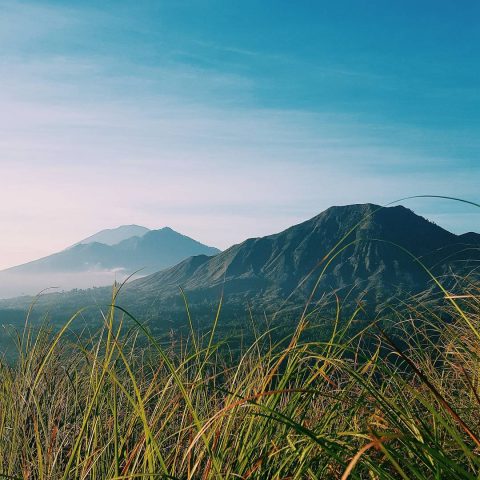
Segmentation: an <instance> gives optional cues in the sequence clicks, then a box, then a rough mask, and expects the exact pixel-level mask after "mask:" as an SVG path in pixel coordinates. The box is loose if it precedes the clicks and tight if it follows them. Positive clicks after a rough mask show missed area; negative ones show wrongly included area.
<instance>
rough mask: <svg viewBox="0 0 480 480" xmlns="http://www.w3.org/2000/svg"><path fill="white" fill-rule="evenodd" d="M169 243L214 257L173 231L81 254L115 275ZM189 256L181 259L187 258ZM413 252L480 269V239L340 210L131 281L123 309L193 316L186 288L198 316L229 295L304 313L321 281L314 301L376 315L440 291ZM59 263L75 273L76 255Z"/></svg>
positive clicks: (74, 300) (365, 210) (62, 299)
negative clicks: (342, 303)
mask: <svg viewBox="0 0 480 480" xmlns="http://www.w3.org/2000/svg"><path fill="white" fill-rule="evenodd" d="M354 226H356V228H355V229H354V230H352V231H350V230H351V229H352V227H354ZM163 238H166V239H172V240H174V239H175V241H176V242H179V245H177V246H178V247H179V246H180V243H182V242H184V244H185V246H188V247H189V248H192V249H193V248H198V249H199V250H201V249H208V247H205V246H203V245H200V244H198V243H197V242H194V241H193V240H191V239H187V238H185V237H183V239H182V241H181V242H180V240H179V237H178V234H176V233H175V232H173V231H171V230H170V229H162V230H159V231H155V232H148V233H145V234H144V235H143V236H142V237H132V238H130V239H127V240H124V241H122V242H120V243H119V244H117V245H115V246H113V247H110V248H108V247H107V246H105V245H100V244H95V243H94V244H90V245H80V246H77V247H75V249H78V253H80V252H82V251H83V249H86V248H88V249H90V248H95V249H98V252H97V253H98V256H97V257H96V258H97V259H98V262H103V263H102V265H105V266H113V265H116V263H115V262H114V261H111V260H110V258H111V257H109V256H108V255H107V253H108V254H110V253H111V254H112V258H115V259H118V258H121V255H120V253H121V252H123V251H125V252H130V253H131V252H134V251H136V249H137V248H138V249H139V250H140V251H141V252H149V254H152V255H153V252H154V249H149V248H148V247H147V245H157V244H158V243H159V242H160V239H163ZM342 238H343V242H342V244H341V245H340V246H338V247H337V250H336V251H337V252H338V254H337V255H335V256H333V257H332V256H330V257H329V259H331V262H330V263H329V265H328V267H327V268H326V270H325V272H324V274H323V275H322V276H321V277H320V272H321V269H322V268H323V267H324V266H325V265H326V261H325V258H326V256H327V255H328V254H329V252H331V250H332V249H333V248H334V247H335V246H336V245H337V243H338V242H339V241H340V240H341V239H342ZM182 245H183V243H182ZM171 248H172V250H169V254H170V256H169V257H168V259H171V258H173V252H174V251H175V254H177V255H178V256H180V253H179V251H178V250H174V247H173V246H172V247H171ZM75 251H76V252H77V250H75ZM185 251H186V249H181V252H182V254H183V253H184V252H185ZM406 251H408V252H410V254H411V255H413V256H415V257H417V258H418V259H419V260H420V261H421V262H423V263H424V265H425V266H426V267H429V268H431V270H432V272H433V273H434V274H436V275H438V276H442V275H443V274H445V273H447V272H449V271H452V270H453V271H456V272H458V273H460V274H462V275H463V274H465V273H470V272H472V271H473V272H474V271H475V268H476V267H477V266H478V265H479V263H478V262H480V235H479V234H476V233H468V234H464V235H455V234H453V233H450V232H448V231H447V230H445V229H443V228H441V227H440V226H438V225H436V224H434V223H432V222H430V221H428V220H426V219H424V218H423V217H420V216H418V215H416V214H415V213H413V212H412V211H411V210H409V209H407V208H404V207H402V206H397V207H390V208H380V207H379V206H377V205H372V204H360V205H348V206H342V207H331V208H329V209H327V210H326V211H324V212H322V213H320V214H319V215H317V216H315V217H314V218H312V219H310V220H307V221H305V222H303V223H300V224H299V225H295V226H292V227H290V228H288V229H286V230H284V231H282V232H280V233H276V234H273V235H269V236H266V237H262V238H251V239H248V240H245V241H244V242H242V243H240V244H238V245H234V246H232V247H230V248H229V249H227V250H225V251H224V252H221V253H218V254H216V255H214V256H208V255H205V254H204V253H215V252H214V250H212V249H210V250H208V251H207V252H201V251H199V252H197V253H199V254H198V255H195V256H191V257H189V258H187V259H185V260H183V261H181V262H180V263H178V264H176V265H175V266H173V267H171V268H165V269H163V270H161V271H159V272H156V273H153V274H152V275H149V276H146V277H143V278H141V279H138V280H135V281H132V282H131V283H129V284H128V285H127V286H126V287H125V288H124V291H123V292H122V294H121V297H120V301H121V303H122V304H124V305H128V307H131V308H133V309H134V310H135V311H136V312H138V313H139V314H142V315H147V316H148V318H161V316H162V314H164V313H165V312H175V311H178V310H179V309H180V310H184V308H185V307H184V305H183V300H182V297H181V295H180V292H179V287H182V288H183V289H184V291H185V292H186V294H187V296H188V299H189V301H190V305H191V308H192V309H195V308H196V307H198V308H204V307H205V308H209V307H210V306H213V305H216V303H217V302H218V301H219V298H220V296H221V294H222V292H223V293H224V304H225V308H226V309H230V310H231V311H232V309H233V310H235V309H238V310H239V311H245V309H246V308H247V306H250V307H252V308H254V309H257V310H262V309H266V310H269V311H273V310H274V309H277V308H279V307H280V306H282V305H283V306H285V305H291V306H295V305H297V306H298V305H303V304H304V302H305V301H306V299H307V298H308V297H309V295H310V293H311V291H312V289H313V287H314V285H315V283H316V282H317V280H319V282H318V290H317V294H316V296H315V299H318V298H320V297H321V296H322V295H325V294H331V293H332V292H336V294H337V295H338V296H339V298H340V299H343V300H345V299H347V300H349V301H356V300H358V299H359V298H360V297H363V298H364V299H365V300H366V301H370V302H371V304H373V305H376V304H378V303H379V302H384V301H387V300H389V299H392V298H394V297H402V296H405V295H408V294H415V293H417V292H420V291H423V290H425V289H427V288H429V287H430V286H431V284H432V282H431V279H430V277H429V275H428V274H427V273H426V271H425V270H424V268H422V267H421V266H420V265H419V263H418V262H417V261H416V260H414V259H413V258H412V257H411V256H410V255H409V254H408V253H406ZM113 252H115V254H114V253H113ZM119 252H120V253H119ZM116 254H119V255H120V256H119V257H118V256H117V257H116V256H115V255H116ZM59 255H60V258H61V259H62V262H63V263H62V264H63V265H66V264H67V263H66V262H67V259H69V258H70V253H69V251H67V252H61V254H59ZM102 255H104V256H103V257H102ZM142 255H143V253H142ZM142 255H139V256H138V257H136V258H137V259H139V258H141V259H142V262H143V263H145V262H146V261H147V259H149V258H152V257H149V256H148V255H147V254H145V256H142ZM162 255H163V254H162ZM78 256H79V257H81V255H78ZM78 256H77V257H76V258H78ZM57 258H58V257H55V262H58V261H59V260H57ZM159 258H160V257H159ZM159 258H157V259H156V260H155V262H156V263H153V258H152V264H151V265H150V271H151V269H154V268H157V267H159V268H161V267H160V266H161V265H162V262H164V260H163V258H164V257H163V256H161V260H160V259H159ZM47 259H48V261H47V260H46V259H43V260H42V261H39V262H40V263H35V262H34V264H35V265H33V266H32V265H31V264H30V265H31V266H30V267H29V268H40V266H41V267H42V268H43V266H44V265H46V264H48V265H52V262H54V259H52V258H51V257H47ZM22 268H26V266H24V267H22ZM319 278H320V279H319ZM110 295H111V289H110V288H101V289H95V290H86V291H77V292H72V293H64V294H52V295H46V296H45V297H43V298H42V300H41V302H40V303H39V306H40V307H41V306H42V305H43V306H47V305H48V308H49V310H50V311H55V309H59V310H58V311H61V309H62V308H64V307H65V306H66V305H68V306H69V308H71V309H74V308H78V307H80V306H84V305H88V304H92V303H100V304H108V302H109V298H110ZM27 301H28V299H22V300H16V301H9V302H3V307H11V308H13V307H16V308H18V307H19V306H22V305H26V304H27Z"/></svg>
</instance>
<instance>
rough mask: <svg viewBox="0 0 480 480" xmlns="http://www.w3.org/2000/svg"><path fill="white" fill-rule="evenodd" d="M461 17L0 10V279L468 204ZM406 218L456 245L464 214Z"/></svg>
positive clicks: (440, 2) (433, 4) (471, 7)
mask: <svg viewBox="0 0 480 480" xmlns="http://www.w3.org/2000/svg"><path fill="white" fill-rule="evenodd" d="M479 18H480V3H479V2H478V1H469V0H464V1H462V2H454V1H447V0H437V1H418V0H417V1H402V2H389V1H385V0H384V1H376V0H370V1H368V2H367V1H359V0H356V1H336V2H330V1H320V0H318V1H296V2H291V1H280V0H279V1H258V0H257V1H249V0H243V1H229V2H226V1H224V0H223V1H220V0H218V1H208V0H205V1H194V0H193V1H181V0H176V1H162V0H156V1H141V0H136V1H122V0H115V1H109V0H102V1H98V0H97V1H88V0H87V1H85V0H84V1H82V2H73V1H71V2H66V1H49V2H47V1H35V2H24V1H5V0H0V105H2V108H1V110H0V178H2V180H3V181H2V186H3V188H2V190H1V191H0V220H1V222H2V225H4V226H8V227H7V228H6V231H8V232H9V234H8V235H4V236H3V238H2V239H0V267H4V266H8V265H12V264H16V263H19V262H22V261H26V260H30V259H33V258H36V257H38V256H40V255H44V254H48V253H51V252H53V251H56V250H58V249H61V248H64V247H65V246H67V245H69V244H72V243H74V242H75V241H76V240H78V239H79V238H82V237H85V236H87V235H89V234H91V233H93V232H95V231H97V230H99V229H102V228H107V227H113V226H116V225H119V224H125V223H139V224H144V225H146V226H148V227H151V228H156V227H161V226H164V225H170V226H171V227H172V228H175V229H177V230H179V231H181V232H183V233H186V234H189V235H191V236H193V237H195V238H197V239H199V240H201V241H204V242H206V243H209V244H212V245H216V246H219V247H221V248H224V247H226V246H228V245H230V244H232V243H236V242H239V241H241V240H243V239H245V238H246V237H249V236H258V235H264V234H268V233H271V232H274V231H278V230H281V229H282V228H285V227H287V226H289V225H290V224H293V223H298V222H300V221H302V220H304V219H306V218H309V217H311V216H313V215H315V214H317V213H318V212H320V211H321V210H323V209H325V208H327V207H328V206H330V205H333V204H347V203H354V202H374V203H387V202H390V201H392V200H395V199H397V198H401V197H405V196H408V195H415V194H436V195H449V196H456V197H462V198H466V199H469V200H473V201H479V197H478V183H479V180H480V162H479V160H478V154H479V152H480V89H479V81H480V62H479V53H478V45H480V29H479V28H478V19H479ZM406 205H407V206H409V207H411V208H413V209H414V210H415V211H417V212H418V213H421V214H424V215H426V216H428V217H429V218H431V219H433V220H435V221H436V222H437V223H439V224H441V225H442V226H445V227H446V228H449V229H451V230H453V231H456V232H463V231H468V230H477V231H480V215H479V212H477V211H476V209H475V208H474V207H469V206H466V205H460V204H458V205H456V204H452V203H450V202H446V201H438V200H437V201H431V200H421V201H420V200H418V201H409V202H407V203H406Z"/></svg>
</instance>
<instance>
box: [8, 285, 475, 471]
mask: <svg viewBox="0 0 480 480" xmlns="http://www.w3.org/2000/svg"><path fill="white" fill-rule="evenodd" d="M115 295H116V292H114V297H113V299H112V300H113V301H112V306H111V307H110V309H109V310H108V311H107V312H105V314H104V316H103V318H102V323H103V328H102V330H101V331H100V332H98V333H97V334H95V335H90V334H87V333H86V332H84V333H83V335H80V336H79V337H78V338H77V339H76V340H75V341H73V342H72V341H70V340H67V338H66V337H65V336H64V335H65V332H66V331H67V330H68V329H69V328H70V327H71V326H72V325H73V324H74V323H75V321H76V320H77V318H78V316H79V315H81V312H79V314H78V316H74V317H72V318H71V319H70V320H69V321H68V322H67V323H66V324H65V326H64V328H63V329H62V330H61V331H60V332H58V333H55V334H54V333H52V332H50V331H49V329H48V327H47V325H45V326H43V327H42V328H41V329H40V330H37V331H36V333H34V331H33V330H32V329H31V328H30V327H29V324H28V322H27V324H26V326H25V328H24V330H23V331H20V332H18V336H17V347H18V351H19V359H18V361H17V362H16V364H15V365H13V366H12V365H10V366H9V365H7V364H2V365H1V367H0V391H1V394H0V473H1V475H0V476H2V475H3V476H2V478H18V479H49V480H52V479H87V478H91V479H97V478H98V479H122V478H125V479H126V478H132V479H133V478H151V479H153V478H175V479H186V478H188V479H197V478H198V479H214V478H215V479H217V478H226V479H238V478H242V479H247V478H249V479H266V478H268V479H284V478H292V479H293V478H295V479H304V478H307V479H332V478H338V479H346V478H352V479H353V478H356V479H397V478H403V479H412V478H414V479H430V478H435V479H449V480H451V479H476V478H478V476H479V474H480V455H479V453H480V438H479V437H480V416H479V414H478V412H479V407H480V374H479V373H480V359H479V355H480V310H479V306H480V301H479V299H480V296H479V291H478V288H477V286H476V285H475V284H473V283H471V282H469V281H468V280H467V279H464V280H463V281H462V295H461V296H460V295H456V296H455V297H452V296H450V295H449V294H448V293H447V292H446V291H444V292H443V295H444V297H445V298H444V301H443V303H442V304H439V303H436V306H435V307H434V308H433V309H432V308H429V307H428V306H426V305H424V304H418V302H417V301H416V300H415V299H414V298H411V299H410V301H409V302H408V303H404V304H403V305H400V306H398V308H396V309H391V310H390V311H389V312H388V315H387V313H385V314H384V315H387V316H388V317H389V319H390V326H389V328H388V333H385V332H384V331H383V330H381V329H379V328H377V326H376V323H375V321H374V319H372V322H371V324H370V325H369V326H368V327H367V328H365V329H364V330H363V331H361V332H360V333H357V334H356V335H355V336H353V337H352V336H350V335H349V334H348V332H349V329H350V328H351V326H352V325H353V324H354V322H355V318H356V315H358V314H359V311H357V312H356V313H354V314H353V315H351V316H350V317H349V318H343V317H342V310H341V306H340V305H339V308H338V311H337V314H336V315H335V316H333V318H332V319H331V320H332V325H334V329H333V332H332V335H331V338H330V340H328V341H326V342H323V341H322V342H321V341H315V340H312V338H315V331H312V327H310V321H311V319H312V317H313V316H314V315H315V313H309V314H307V315H303V316H300V317H299V319H298V324H297V325H296V328H292V331H291V335H289V336H288V337H287V338H284V339H282V340H279V341H275V340H274V338H275V328H268V327H265V328H262V329H260V327H258V326H257V327H255V323H254V324H253V325H252V329H253V332H254V335H255V338H256V340H255V341H254V342H253V343H252V344H251V345H249V346H245V347H243V348H242V349H241V352H240V354H235V357H233V356H229V355H228V348H227V347H226V346H225V345H223V344H222V342H220V341H219V340H218V339H217V337H216V333H215V330H216V327H217V324H218V321H219V318H220V317H221V309H220V308H219V315H218V316H217V318H216V319H215V320H214V321H213V323H212V326H211V330H210V332H209V333H207V334H205V335H203V336H201V337H200V336H199V335H198V334H197V333H196V332H195V331H194V330H193V329H192V332H191V334H190V336H189V337H188V338H183V339H175V338H172V340H171V342H170V343H169V344H162V345H160V344H159V343H158V342H157V341H156V340H155V339H154V338H153V337H152V336H150V334H149V332H148V330H147V329H146V327H144V326H143V325H142V324H141V323H140V322H139V321H137V320H135V319H132V318H129V314H128V313H127V312H126V310H123V308H121V307H118V306H115ZM360 309H361V308H359V310H360ZM127 325H134V326H135V328H131V327H127ZM257 325H258V324H257ZM140 337H143V338H146V339H147V340H148V346H146V347H144V348H139V347H138V346H137V343H138V342H139V339H140ZM232 355H233V354H232Z"/></svg>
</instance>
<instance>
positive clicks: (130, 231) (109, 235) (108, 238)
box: [73, 224, 150, 246]
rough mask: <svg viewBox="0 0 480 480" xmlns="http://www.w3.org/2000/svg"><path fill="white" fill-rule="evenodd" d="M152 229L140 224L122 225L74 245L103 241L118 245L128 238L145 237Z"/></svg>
mask: <svg viewBox="0 0 480 480" xmlns="http://www.w3.org/2000/svg"><path fill="white" fill-rule="evenodd" d="M149 231H150V229H148V228H146V227H142V226H140V225H134V224H133V225H121V226H119V227H116V228H107V229H105V230H101V231H100V232H97V233H95V234H94V235H91V236H89V237H87V238H84V239H83V240H80V241H79V242H77V243H76V244H75V245H73V246H77V245H81V244H89V243H95V242H96V243H103V244H104V245H116V244H117V243H120V242H122V241H123V240H126V239H128V238H132V237H143V235H145V234H146V233H148V232H149Z"/></svg>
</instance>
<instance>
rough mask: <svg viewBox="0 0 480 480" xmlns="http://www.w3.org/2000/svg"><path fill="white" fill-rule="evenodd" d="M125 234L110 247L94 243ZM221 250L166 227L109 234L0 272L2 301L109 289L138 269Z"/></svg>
mask: <svg viewBox="0 0 480 480" xmlns="http://www.w3.org/2000/svg"><path fill="white" fill-rule="evenodd" d="M132 232H135V233H142V232H143V234H142V235H141V236H138V235H137V236H127V238H125V239H124V240H122V241H120V242H119V243H116V244H113V245H109V244H105V243H99V242H97V241H94V239H95V238H97V239H104V240H105V241H109V242H112V241H114V239H115V238H117V239H118V238H121V237H122V236H126V235H129V234H130V233H132ZM218 252H219V250H218V249H216V248H213V247H209V246H206V245H203V244H202V243H200V242H197V241H196V240H193V239H192V238H190V237H187V236H185V235H182V234H180V233H178V232H175V231H174V230H172V229H171V228H168V227H165V228H162V229H160V230H149V231H147V232H144V231H143V227H135V226H134V228H130V227H120V229H115V230H110V231H108V230H106V231H103V232H100V233H98V234H96V235H93V236H92V237H89V238H88V239H86V240H84V241H82V242H80V243H78V244H76V245H74V246H73V247H70V248H68V249H66V250H63V251H61V252H58V253H55V254H53V255H49V256H48V257H44V258H41V259H39V260H35V261H33V262H29V263H26V264H23V265H19V266H17V267H12V268H9V269H7V270H3V271H1V272H0V297H4V298H6V297H8V296H14V295H21V294H35V293H38V292H39V291H40V290H42V289H44V288H47V287H51V286H56V287H60V288H62V289H71V288H88V287H93V286H99V285H111V284H112V283H113V282H114V281H115V280H123V278H125V277H126V276H128V275H130V274H131V273H134V272H136V271H138V270H141V271H140V272H139V274H140V275H147V274H150V273H153V272H156V271H158V270H161V269H164V268H167V267H171V266H172V265H175V264H177V263H178V262H180V261H182V260H184V259H185V258H187V257H190V256H191V255H199V254H205V255H215V254H216V253H218Z"/></svg>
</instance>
